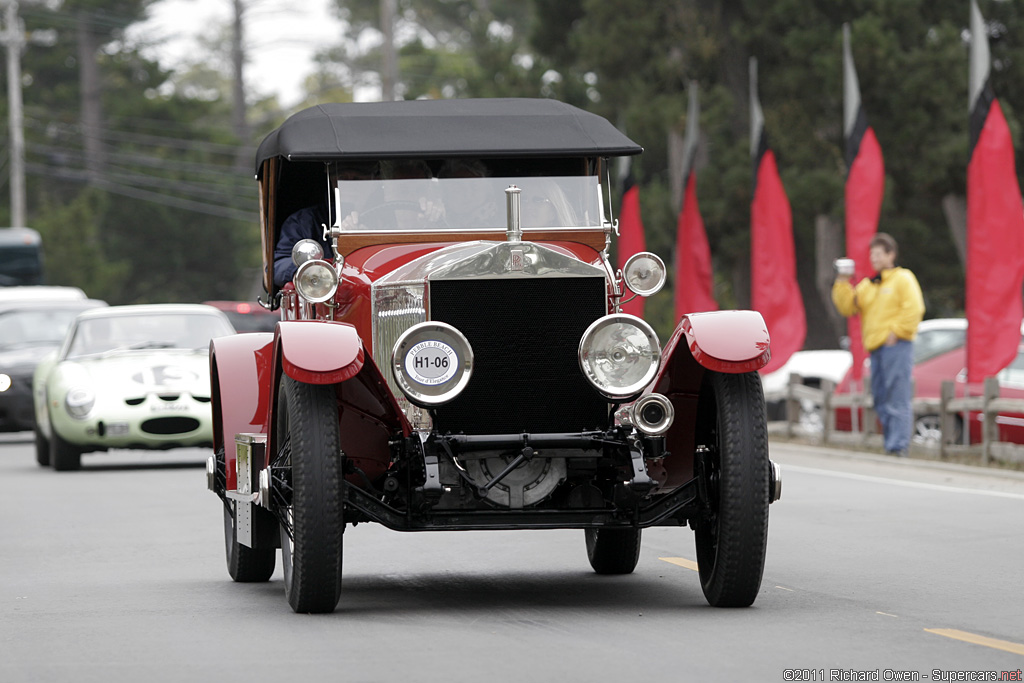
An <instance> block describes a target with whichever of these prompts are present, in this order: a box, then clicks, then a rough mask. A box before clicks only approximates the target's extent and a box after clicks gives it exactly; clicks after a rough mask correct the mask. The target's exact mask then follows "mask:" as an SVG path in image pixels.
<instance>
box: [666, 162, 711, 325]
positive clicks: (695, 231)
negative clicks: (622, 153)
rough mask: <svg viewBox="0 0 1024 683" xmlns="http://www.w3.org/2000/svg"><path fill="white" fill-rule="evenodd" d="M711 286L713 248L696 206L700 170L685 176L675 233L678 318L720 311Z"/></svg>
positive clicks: (698, 208)
mask: <svg viewBox="0 0 1024 683" xmlns="http://www.w3.org/2000/svg"><path fill="white" fill-rule="evenodd" d="M717 310H718V302H716V301H715V295H714V293H713V288H712V276H711V248H710V247H709V246H708V236H707V233H706V232H705V231H704V219H702V218H701V217H700V207H699V206H698V205H697V173H696V171H692V172H691V173H690V174H689V176H688V177H687V178H686V191H685V192H684V194H683V209H682V211H680V212H679V222H678V225H677V233H676V320H679V319H680V318H681V317H683V315H684V314H686V313H694V312H698V311H717Z"/></svg>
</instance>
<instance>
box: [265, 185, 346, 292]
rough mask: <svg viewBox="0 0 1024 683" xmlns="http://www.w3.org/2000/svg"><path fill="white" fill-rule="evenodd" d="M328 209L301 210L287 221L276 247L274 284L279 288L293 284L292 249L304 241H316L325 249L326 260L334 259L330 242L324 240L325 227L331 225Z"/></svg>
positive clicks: (309, 208)
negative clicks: (289, 283) (286, 284)
mask: <svg viewBox="0 0 1024 683" xmlns="http://www.w3.org/2000/svg"><path fill="white" fill-rule="evenodd" d="M329 220H330V219H329V216H328V214H327V207H326V206H324V205H323V204H316V205H315V206H307V207H306V208H305V209H299V210H298V211H296V212H295V213H293V214H292V215H291V216H288V218H286V219H285V221H284V224H283V225H282V226H281V235H280V236H279V237H278V238H277V246H276V247H274V284H275V285H277V286H278V287H282V286H284V284H285V283H287V282H291V281H292V278H293V277H294V276H295V270H296V266H295V263H294V262H292V247H294V246H295V243H296V242H298V241H299V240H303V239H314V240H316V241H317V242H319V243H320V246H322V247H323V248H324V258H333V257H334V252H333V251H331V243H330V240H325V239H324V228H323V226H324V225H327V224H328V223H329Z"/></svg>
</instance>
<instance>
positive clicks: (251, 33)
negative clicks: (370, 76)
mask: <svg viewBox="0 0 1024 683" xmlns="http://www.w3.org/2000/svg"><path fill="white" fill-rule="evenodd" d="M330 2H332V0H302V2H293V1H289V0H248V4H249V5H250V9H249V10H248V11H247V14H246V23H245V30H246V45H247V46H248V48H249V62H248V63H247V65H246V71H245V80H246V84H247V85H248V87H249V88H250V89H251V90H252V91H253V92H254V93H258V94H276V95H277V96H278V99H279V100H280V102H281V104H282V105H284V106H286V107H287V106H290V105H292V104H294V103H295V102H297V101H298V100H299V99H300V96H301V84H302V82H303V80H304V79H305V77H306V76H307V75H308V74H309V73H310V72H312V70H313V62H312V55H313V53H314V52H316V51H317V50H318V49H320V48H322V47H326V46H329V45H332V44H337V43H338V38H339V36H340V34H341V26H340V23H339V21H338V20H337V19H335V18H334V16H333V15H332V14H331V12H330V11H329V10H328V4H329V3H330ZM231 8H232V0H159V2H155V3H153V5H152V6H151V7H150V10H149V14H150V19H149V20H147V21H146V22H143V23H141V24H138V25H136V26H135V27H133V29H132V35H133V36H134V37H136V38H137V39H139V40H143V41H145V42H147V43H152V44H154V45H157V47H155V48H154V53H153V54H151V55H150V56H156V57H157V59H158V60H159V62H160V63H161V65H162V66H164V67H167V68H173V67H175V66H177V65H180V64H187V63H189V62H190V61H194V59H195V55H197V54H199V49H200V48H199V46H198V42H197V38H198V37H199V36H202V35H210V34H215V33H216V30H217V28H218V26H221V25H224V24H226V23H228V22H230V21H231V17H232V9H231Z"/></svg>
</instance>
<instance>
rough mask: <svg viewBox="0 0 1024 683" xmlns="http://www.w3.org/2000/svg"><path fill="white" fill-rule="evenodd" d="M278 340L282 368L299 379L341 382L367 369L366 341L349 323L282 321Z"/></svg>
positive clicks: (301, 380)
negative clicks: (364, 363) (363, 340)
mask: <svg viewBox="0 0 1024 683" xmlns="http://www.w3.org/2000/svg"><path fill="white" fill-rule="evenodd" d="M277 340H278V341H277V343H278V353H277V354H276V355H277V356H278V357H279V358H280V359H281V369H282V370H284V373H285V374H286V375H288V376H289V377H291V378H292V379H294V380H296V381H298V382H305V383H307V384H337V383H338V382H344V381H345V380H347V379H351V378H352V377H355V376H356V375H357V374H358V373H359V371H360V370H362V368H363V362H364V359H365V356H364V353H365V352H364V351H363V342H362V340H361V339H360V338H359V334H358V333H357V332H356V328H355V326H354V325H350V324H349V323H339V322H327V321H323V320H289V321H281V322H279V323H278V324H277Z"/></svg>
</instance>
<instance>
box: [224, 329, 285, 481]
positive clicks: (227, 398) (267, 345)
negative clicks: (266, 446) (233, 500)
mask: <svg viewBox="0 0 1024 683" xmlns="http://www.w3.org/2000/svg"><path fill="white" fill-rule="evenodd" d="M273 344H274V336H273V335H272V334H270V333H254V334H238V335H234V336H231V337H219V338H217V339H214V340H213V341H212V342H211V343H210V385H211V386H210V399H211V408H212V410H213V449H214V452H216V451H218V450H220V449H221V448H223V449H224V456H225V459H226V463H225V464H226V471H225V475H226V477H227V487H228V489H229V490H230V489H234V488H235V487H236V482H235V434H243V433H248V432H251V433H257V434H260V433H266V431H267V425H266V417H267V407H268V405H269V400H270V381H269V379H268V378H269V377H270V376H272V374H273V372H272V360H273V359H272V356H271V350H272V349H273Z"/></svg>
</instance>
